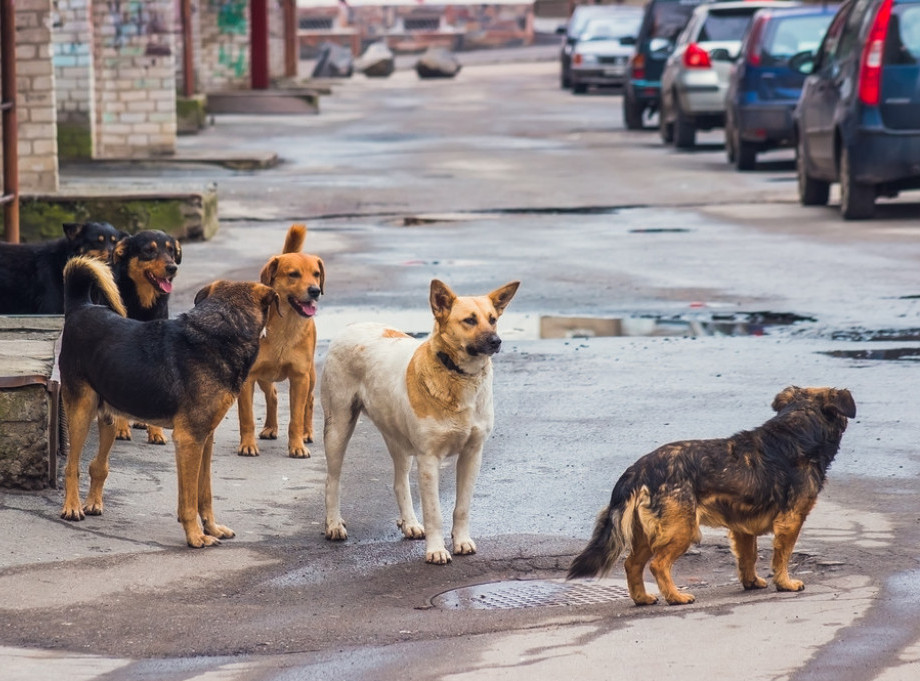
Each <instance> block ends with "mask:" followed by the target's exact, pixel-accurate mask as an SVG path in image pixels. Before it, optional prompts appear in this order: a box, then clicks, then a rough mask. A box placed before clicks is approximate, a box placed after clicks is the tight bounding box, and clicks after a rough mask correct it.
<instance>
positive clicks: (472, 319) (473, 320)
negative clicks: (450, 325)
mask: <svg viewBox="0 0 920 681" xmlns="http://www.w3.org/2000/svg"><path fill="white" fill-rule="evenodd" d="M463 323H464V324H469V325H470V326H476V315H470V316H469V317H467V318H466V319H464V320H463Z"/></svg>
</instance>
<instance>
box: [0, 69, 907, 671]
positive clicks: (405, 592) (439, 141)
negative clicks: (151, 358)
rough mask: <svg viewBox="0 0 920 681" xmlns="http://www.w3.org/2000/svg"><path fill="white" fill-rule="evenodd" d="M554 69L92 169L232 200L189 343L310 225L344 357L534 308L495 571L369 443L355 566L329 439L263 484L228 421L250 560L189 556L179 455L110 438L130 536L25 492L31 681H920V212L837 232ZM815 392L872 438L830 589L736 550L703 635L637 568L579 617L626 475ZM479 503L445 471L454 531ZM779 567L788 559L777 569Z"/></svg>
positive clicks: (18, 553)
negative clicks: (604, 510)
mask: <svg viewBox="0 0 920 681" xmlns="http://www.w3.org/2000/svg"><path fill="white" fill-rule="evenodd" d="M557 68H558V67H557V66H556V65H555V64H554V63H553V62H546V61H544V62H535V63H528V62H514V63H504V64H497V65H475V64H471V65H469V66H466V67H465V68H464V70H463V71H462V72H461V75H460V76H459V77H458V79H457V80H455V81H446V82H437V81H435V82H421V81H418V80H417V79H416V78H415V76H414V74H413V73H411V72H407V71H398V72H397V73H396V74H395V75H394V76H393V77H391V78H390V79H387V80H365V79H362V78H355V79H353V80H351V81H348V82H342V83H337V84H335V85H334V86H333V94H332V95H331V96H328V97H325V98H324V99H323V101H322V111H321V113H320V114H319V115H318V116H315V117H307V118H305V117H246V116H221V117H220V118H218V119H217V120H216V122H215V125H214V126H212V127H211V128H209V129H208V130H207V131H205V132H204V133H203V134H201V135H199V136H196V137H194V138H183V139H182V140H181V145H180V146H181V148H182V149H194V150H196V151H200V150H207V149H209V148H211V149H226V148H228V147H232V148H238V149H243V150H245V149H250V150H256V149H273V150H276V151H277V152H278V153H279V154H280V155H281V157H282V159H283V162H282V163H281V164H280V165H279V166H278V167H277V168H274V169H270V170H264V171H257V172H233V171H228V170H221V169H219V168H215V167H213V166H209V165H204V164H202V165H200V166H196V167H191V168H190V167H188V166H186V165H178V164H176V165H171V164H168V163H157V164H136V165H131V166H119V167H109V166H101V167H99V168H98V169H96V170H94V171H93V172H91V173H88V172H83V174H81V175H80V176H70V177H68V176H66V173H65V181H67V182H74V183H79V182H111V183H113V184H117V183H130V182H144V183H150V182H158V181H169V182H170V183H174V182H176V181H179V182H181V181H182V180H183V179H188V180H189V181H192V180H194V181H196V182H198V181H202V180H214V181H216V182H218V186H219V201H220V214H221V230H220V232H219V233H218V235H217V236H216V237H215V238H214V239H213V240H212V241H210V242H207V243H190V244H186V245H185V247H184V259H183V263H182V267H181V270H180V273H179V275H178V277H177V280H176V291H175V293H174V295H173V300H172V305H171V308H172V311H173V313H174V314H177V313H180V312H182V311H183V310H185V309H187V308H188V307H189V306H190V305H191V303H192V299H193V297H194V294H195V292H196V291H197V290H198V288H199V287H200V286H201V285H202V284H203V283H206V282H208V281H210V280H212V279H214V278H218V277H227V278H239V279H254V278H256V277H257V276H258V272H259V270H260V268H261V266H262V264H263V263H264V262H265V261H266V260H267V259H268V258H269V257H270V256H271V255H272V254H274V253H276V252H278V251H279V250H280V248H281V245H282V243H283V240H284V232H285V230H286V228H287V226H288V225H289V224H290V223H291V222H292V221H306V222H307V224H308V226H309V229H310V232H309V234H308V238H307V250H309V251H311V252H314V253H317V254H319V255H321V256H322V257H323V258H324V260H325V264H326V269H327V281H326V295H325V296H324V298H323V299H322V300H321V302H320V313H319V315H318V316H317V320H316V325H317V329H318V332H319V336H320V343H319V348H318V359H319V361H320V362H322V358H323V356H324V353H325V349H326V347H327V344H328V339H329V338H330V337H331V336H332V335H333V334H334V333H335V332H336V330H337V329H339V328H341V326H342V325H343V324H345V323H347V322H349V321H353V320H357V319H376V320H380V321H388V322H390V323H393V324H396V325H399V326H401V327H402V328H405V329H406V330H409V331H418V332H425V331H426V330H428V329H429V328H430V326H431V321H430V315H429V312H428V310H427V292H428V283H429V281H430V279H431V278H432V277H438V278H440V279H443V280H444V281H446V282H448V283H449V284H450V285H451V286H452V287H453V288H454V289H455V290H456V291H458V292H459V293H462V294H467V293H469V294H479V293H485V292H487V291H490V290H492V289H494V288H497V287H498V286H500V285H501V284H503V283H505V282H507V281H509V280H512V279H520V280H521V281H522V285H521V288H520V290H519V292H518V294H517V296H516V297H515V299H514V300H513V301H512V303H511V305H510V307H509V310H508V313H507V315H506V316H505V317H504V318H503V319H502V320H501V323H500V330H501V331H502V335H503V337H504V338H505V344H504V346H503V350H502V352H501V353H500V354H499V355H498V356H497V357H496V358H495V396H496V429H495V432H494V434H493V437H492V439H491V440H490V441H489V442H488V443H487V445H486V452H485V461H484V464H483V469H482V473H481V475H480V479H479V483H478V485H477V487H476V494H475V497H474V501H473V509H472V528H473V534H474V538H475V539H476V541H477V545H478V548H479V552H478V553H477V554H476V555H474V556H469V557H456V558H455V559H454V561H453V563H452V564H451V565H449V566H446V567H434V566H429V565H425V564H424V562H423V558H424V550H423V546H422V544H421V543H418V542H412V541H407V540H402V539H401V538H400V537H401V535H400V533H399V531H398V530H397V528H396V526H395V522H394V521H395V519H396V517H397V515H396V508H395V503H394V500H393V497H392V492H391V489H390V487H391V476H392V473H391V468H390V463H389V457H388V456H387V455H386V454H385V451H384V450H383V448H382V443H381V441H380V440H379V437H378V436H377V435H376V433H375V432H374V431H373V430H372V428H371V427H370V426H369V425H367V424H364V423H362V424H361V425H359V428H358V432H357V433H356V436H355V438H354V439H353V442H352V445H351V448H350V449H349V455H348V457H346V461H345V477H344V481H343V512H344V514H345V518H346V521H347V522H348V528H349V539H348V541H347V542H344V543H340V544H339V543H337V544H331V543H328V542H326V541H325V540H324V539H323V536H322V519H323V508H322V484H323V478H324V459H323V448H322V438H321V437H319V438H318V442H316V443H314V444H313V445H312V447H311V449H312V451H313V457H312V458H310V459H307V460H293V459H289V458H287V456H286V455H285V453H286V449H285V443H284V440H278V441H276V442H270V443H264V444H263V446H262V455H261V456H260V457H259V458H256V459H249V458H240V457H237V456H236V455H235V450H236V444H237V441H238V424H237V422H236V413H235V409H232V410H231V412H230V413H229V414H228V416H227V419H226V420H225V423H224V424H222V426H221V427H220V428H219V429H218V432H217V438H216V450H215V452H216V455H215V462H214V488H215V508H216V511H217V513H218V518H219V520H220V522H222V523H224V524H227V525H229V526H231V527H232V528H233V529H234V530H236V532H237V537H236V538H235V539H233V540H230V541H225V542H224V543H223V544H222V545H221V546H219V547H216V548H210V549H205V550H199V551H193V550H191V549H187V548H186V547H185V546H184V540H183V536H182V533H181V531H180V528H179V526H178V525H177V524H176V522H175V513H174V509H175V471H174V464H173V460H172V458H173V455H172V445H171V444H170V445H167V446H166V447H153V446H148V445H145V444H142V443H140V442H133V443H130V444H128V443H118V444H116V447H115V450H114V451H113V455H112V471H111V473H110V476H109V480H108V483H107V487H106V495H107V496H106V510H105V514H104V515H103V516H101V517H92V518H88V519H87V520H85V521H83V522H81V523H67V522H65V521H63V520H61V519H60V518H59V515H58V511H59V508H60V504H61V496H62V492H61V490H47V491H44V492H40V493H16V492H8V491H4V492H2V493H0V510H2V518H3V522H2V523H0V594H2V600H0V646H2V647H0V666H2V668H3V670H4V671H3V678H4V679H5V680H6V679H9V680H10V681H26V680H29V681H32V680H35V679H46V678H51V677H52V676H53V675H55V674H60V675H61V676H66V677H67V678H69V679H72V680H83V679H87V680H88V679H106V681H120V680H122V679H259V680H262V679H279V680H281V679H294V678H309V679H327V678H328V679H337V680H342V679H357V678H361V679H375V680H377V679H379V680H388V679H420V680H421V679H426V680H428V679H451V680H452V681H455V680H460V679H467V678H470V679H472V678H476V679H477V680H480V679H524V678H527V679H559V678H563V677H565V676H572V675H577V676H578V677H580V678H581V679H586V680H592V679H610V678H618V677H620V676H623V675H628V676H630V677H631V678H635V679H676V678H681V679H689V680H691V681H692V680H695V679H711V678H725V679H736V678H737V679H741V678H745V679H755V680H756V679H776V678H783V679H792V680H802V679H834V680H835V681H848V680H854V681H855V680H860V681H862V680H866V679H880V680H882V681H897V680H900V679H905V680H906V679H915V678H917V674H918V672H920V615H918V614H917V613H918V612H920V609H918V607H917V605H918V597H917V595H916V584H917V581H918V578H920V567H918V550H917V547H918V546H920V506H918V504H917V500H916V498H917V495H916V492H917V482H916V481H917V478H918V474H920V458H918V456H917V453H916V452H917V448H916V432H917V427H916V423H917V420H916V419H917V417H916V413H915V412H916V410H915V409H914V406H913V404H912V400H911V399H910V396H911V394H912V390H911V388H912V386H913V385H914V384H915V383H916V380H917V374H916V372H917V371H918V368H917V364H916V362H915V361H912V358H916V357H917V356H918V355H920V343H918V338H920V322H918V315H920V303H918V300H920V284H918V282H917V276H916V272H917V263H918V260H920V245H918V242H917V235H918V227H917V225H918V222H917V218H918V216H920V203H918V202H917V201H918V195H916V194H915V195H913V196H911V195H909V194H906V195H905V196H904V197H903V198H900V199H897V200H895V201H886V202H884V203H883V205H881V207H880V210H879V214H878V217H877V219H875V220H872V221H868V222H862V223H844V222H842V221H841V220H840V218H839V214H838V212H837V210H836V206H833V205H832V206H830V207H828V208H812V209H805V208H802V207H800V206H799V205H798V204H797V201H796V196H795V183H794V176H793V172H792V163H791V160H792V156H791V153H790V152H787V151H785V152H784V151H780V152H775V153H772V154H769V155H767V156H765V157H764V159H763V161H764V162H763V163H762V164H761V167H760V168H759V169H758V170H757V171H756V172H752V173H744V174H739V173H737V172H734V171H733V170H731V168H730V167H729V166H728V164H727V163H726V161H725V156H724V151H723V149H722V147H721V132H719V131H714V132H712V133H707V134H703V135H701V136H700V141H701V143H702V144H701V146H700V148H699V149H698V150H696V151H694V152H692V153H677V152H675V151H673V150H668V149H666V148H664V147H662V146H661V143H660V141H659V139H658V136H657V133H656V132H655V131H653V130H649V131H643V132H633V133H631V132H627V131H625V130H624V129H623V126H622V121H621V116H620V100H619V97H618V96H616V95H612V94H607V93H605V94H592V95H588V96H584V97H576V96H573V95H571V94H570V93H566V92H562V91H560V90H559V89H558V73H557ZM834 200H835V199H833V198H832V202H833V201H834ZM573 316H576V317H588V318H592V319H598V318H600V319H603V320H620V321H619V322H618V324H619V325H620V326H621V327H623V328H625V329H627V331H628V332H629V333H633V334H636V335H624V336H610V337H585V336H582V335H578V334H576V335H575V337H571V338H555V339H553V338H541V333H540V328H541V323H546V322H543V321H542V320H544V318H547V317H552V318H563V319H562V321H561V322H560V320H559V319H555V322H556V323H565V318H568V317H573ZM796 320H797V321H796ZM793 321H794V322H795V323H792V322H793ZM775 322H778V323H775ZM609 323H614V322H609ZM590 324H591V322H578V323H573V324H571V326H573V327H576V328H582V327H584V326H585V325H590ZM683 333H692V334H694V335H692V336H684V335H681V334H683ZM895 358H897V359H895ZM790 384H797V385H834V386H837V387H846V388H849V389H850V390H851V391H852V392H853V395H854V397H855V399H856V403H857V409H858V416H857V418H856V419H854V420H853V421H852V422H851V425H850V428H849V430H848V431H847V433H846V434H845V436H844V439H843V445H842V448H841V451H840V453H839V455H838V457H837V460H836V461H835V463H834V465H833V467H832V469H831V471H830V476H829V482H828V485H827V487H826V489H825V491H824V492H823V493H822V496H821V498H820V500H819V503H818V506H817V508H816V509H815V511H814V512H813V513H812V515H811V517H810V518H809V519H808V521H807V522H806V525H805V529H804V532H803V534H802V537H801V539H800V541H799V543H798V545H797V547H796V549H797V550H796V553H795V554H794V557H793V565H792V572H793V575H794V576H798V577H800V578H802V579H804V580H805V582H806V590H805V591H804V592H802V593H799V594H780V593H777V592H775V591H773V590H772V589H768V590H764V591H762V592H757V593H749V592H744V591H743V590H742V589H741V588H740V586H739V585H738V582H737V579H736V577H735V571H734V565H733V560H732V558H731V555H730V553H729V550H728V544H727V540H726V538H725V536H724V534H723V533H722V532H719V531H710V530H707V531H705V532H704V537H703V542H702V543H701V544H700V545H699V547H697V548H695V549H694V550H693V551H692V552H691V553H690V554H688V555H687V556H685V557H683V558H682V559H681V560H680V561H679V562H678V564H677V568H676V570H675V575H676V580H677V582H678V584H680V585H681V586H684V587H687V588H690V589H692V591H693V592H694V593H695V594H696V596H697V601H696V603H695V604H693V605H690V606H683V607H680V608H672V607H667V606H664V605H659V606H654V607H649V608H642V609H639V608H635V607H634V606H633V605H632V602H631V601H630V600H629V599H627V598H624V597H623V584H624V581H623V579H622V571H621V569H620V568H618V569H617V570H616V571H615V572H614V574H613V576H612V579H610V580H608V581H607V582H604V583H599V584H589V585H586V586H585V587H584V591H583V592H581V593H579V594H573V593H572V592H571V591H565V589H566V587H565V586H564V585H562V584H561V582H560V579H561V578H562V577H563V575H564V573H565V570H566V568H567V567H568V564H569V562H570V561H571V558H572V557H573V555H575V554H576V553H577V552H578V551H580V550H581V548H582V547H583V546H584V544H585V541H586V539H587V537H588V535H589V533H590V529H591V526H592V523H593V519H594V515H595V514H596V512H597V510H598V509H599V508H600V507H601V506H603V505H604V504H605V503H606V501H607V498H608V497H609V493H610V488H611V486H612V484H613V482H614V481H615V480H616V478H617V477H618V476H619V475H620V473H621V472H622V471H623V470H624V469H625V467H626V466H628V465H629V464H630V463H631V462H632V461H633V460H635V459H636V458H638V456H640V455H641V454H644V453H645V452H647V451H650V450H651V449H653V448H654V447H656V446H658V445H660V444H662V443H665V442H668V441H672V440H677V439H686V438H695V437H723V436H727V435H730V434H731V433H733V432H736V431H738V430H740V429H744V428H751V427H754V426H756V425H758V424H760V423H761V422H763V421H764V420H766V419H767V418H769V417H770V415H771V412H770V409H769V405H770V402H771V401H772V398H773V396H774V395H775V394H776V393H777V392H778V391H779V390H780V389H782V388H783V387H785V386H787V385H790ZM280 392H281V398H282V409H285V408H286V405H287V400H286V395H285V394H284V393H285V390H284V387H283V386H282V389H281V391H280ZM258 404H260V403H259V402H257V405H258ZM257 409H258V407H257ZM257 413H258V411H257ZM283 413H284V412H283ZM285 421H286V418H285V417H284V416H282V423H284V422H285ZM321 422H322V415H321V413H318V415H317V419H316V425H317V430H318V431H321V427H320V424H321ZM84 458H85V459H88V458H89V455H87V456H85V457H84ZM452 480H453V477H452V468H450V467H447V468H445V470H444V471H443V476H442V506H443V508H444V510H445V515H447V514H449V512H450V511H451V510H452V507H453V501H452V492H453V482H452ZM769 560H770V550H769V539H767V538H765V539H764V540H762V541H761V552H760V561H759V569H760V571H761V572H762V573H763V574H769Z"/></svg>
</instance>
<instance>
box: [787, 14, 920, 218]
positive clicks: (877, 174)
mask: <svg viewBox="0 0 920 681" xmlns="http://www.w3.org/2000/svg"><path fill="white" fill-rule="evenodd" d="M807 57H808V55H806V58H804V59H802V60H793V61H794V64H797V65H798V66H799V68H800V69H801V70H802V71H803V72H805V73H810V75H808V76H807V77H806V78H805V85H804V86H803V88H802V95H801V97H800V98H799V102H798V105H797V106H796V109H795V114H794V121H795V135H796V171H797V175H798V187H799V199H800V201H801V202H802V204H804V205H806V206H815V205H825V204H826V203H827V201H828V195H829V188H830V184H831V183H832V182H839V183H840V211H841V213H842V215H843V217H844V219H847V220H858V219H864V218H869V217H872V215H873V214H874V211H875V200H876V198H877V197H879V196H889V197H891V196H896V195H897V194H898V193H899V192H900V191H902V190H904V189H920V0H850V1H848V2H846V3H845V4H843V5H842V6H841V8H840V10H839V11H838V12H837V14H836V15H835V17H834V19H833V21H832V22H831V24H830V26H829V27H828V29H827V33H826V34H825V36H824V40H823V42H822V43H821V47H820V49H819V50H818V53H817V55H816V56H815V57H814V58H813V59H809V58H807Z"/></svg>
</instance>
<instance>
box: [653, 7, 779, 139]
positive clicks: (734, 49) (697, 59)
mask: <svg viewBox="0 0 920 681" xmlns="http://www.w3.org/2000/svg"><path fill="white" fill-rule="evenodd" d="M796 4H797V3H791V2H783V1H781V0H746V1H744V2H719V3H713V4H706V5H700V6H699V7H697V8H696V9H695V10H694V11H693V15H692V16H691V17H690V21H689V23H687V25H686V27H684V30H683V31H682V32H681V34H680V35H679V36H678V37H677V42H676V43H675V44H674V50H673V51H672V52H671V54H670V56H669V57H668V60H667V62H666V63H665V66H664V71H663V73H662V74H661V109H660V113H659V125H660V131H661V140H662V141H663V142H664V143H665V144H670V143H672V142H673V143H674V146H676V147H678V148H680V149H689V148H692V147H693V146H694V145H695V144H696V131H697V130H711V129H713V128H721V127H724V126H725V95H726V93H727V92H728V82H729V76H730V75H731V72H732V68H733V67H734V62H735V60H736V59H737V58H738V55H739V53H740V52H741V41H742V39H743V38H744V34H745V32H746V31H747V27H748V24H750V23H751V18H752V17H753V16H754V13H755V12H756V11H757V10H759V9H763V8H765V7H767V8H769V7H795V6H796Z"/></svg>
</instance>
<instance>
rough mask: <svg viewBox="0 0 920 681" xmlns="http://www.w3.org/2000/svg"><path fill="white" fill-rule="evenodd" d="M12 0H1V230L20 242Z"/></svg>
mask: <svg viewBox="0 0 920 681" xmlns="http://www.w3.org/2000/svg"><path fill="white" fill-rule="evenodd" d="M13 4H14V3H13V0H0V60H2V61H3V65H2V70H0V81H2V83H0V109H2V111H3V113H2V116H0V120H2V124H3V196H2V197H0V201H2V202H3V228H4V229H3V232H4V238H5V239H6V240H7V241H9V242H10V243H13V244H16V243H19V149H18V148H17V145H18V138H19V134H18V124H17V122H16V9H15V7H14V6H13Z"/></svg>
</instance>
